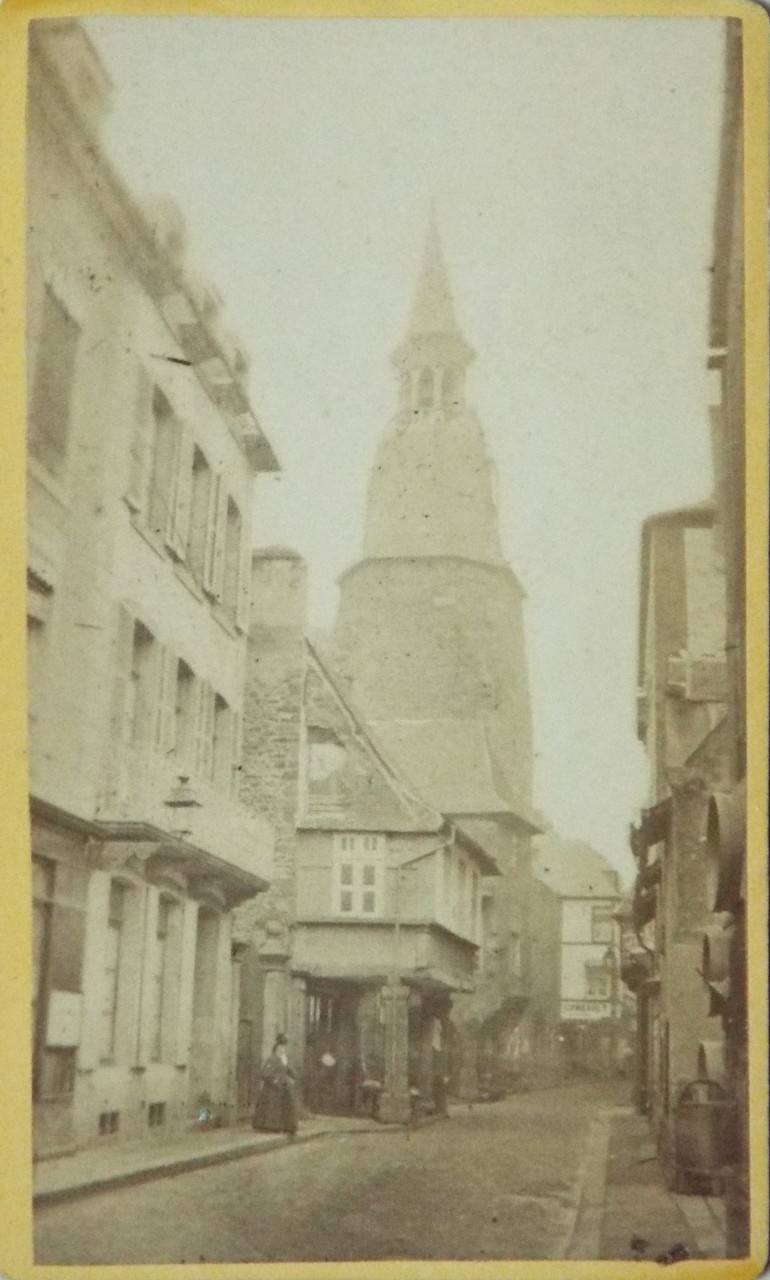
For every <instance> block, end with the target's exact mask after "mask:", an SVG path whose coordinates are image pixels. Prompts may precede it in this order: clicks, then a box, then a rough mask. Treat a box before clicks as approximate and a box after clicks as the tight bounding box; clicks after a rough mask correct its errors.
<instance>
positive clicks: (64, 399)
mask: <svg viewBox="0 0 770 1280" xmlns="http://www.w3.org/2000/svg"><path fill="white" fill-rule="evenodd" d="M79 337H80V329H79V328H78V325H77V324H76V323H75V321H74V320H73V319H72V316H71V315H70V314H69V312H68V311H67V310H66V309H65V308H64V307H63V306H62V304H61V302H59V299H58V298H57V297H56V296H55V294H54V293H53V292H52V291H51V289H50V288H48V287H46V290H45V294H44V297H43V310H42V316H41V321H40V346H39V348H38V353H37V359H36V362H35V370H34V374H33V378H32V389H31V395H30V406H29V448H30V452H31V453H32V454H33V455H34V456H35V457H36V458H37V459H38V461H39V462H41V463H42V464H43V466H44V467H45V468H46V470H47V471H49V472H50V473H51V474H52V475H54V476H58V475H61V473H62V471H63V470H64V464H65V462H66V459H67V446H68V443H69V432H70V410H71V401H72V383H73V378H74V373H75V358H76V355H77V345H78V339H79Z"/></svg>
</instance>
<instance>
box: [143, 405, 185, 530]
mask: <svg viewBox="0 0 770 1280" xmlns="http://www.w3.org/2000/svg"><path fill="white" fill-rule="evenodd" d="M152 417H153V443H152V469H151V472H150V492H149V498H148V505H147V523H148V525H149V527H150V529H151V530H152V532H153V533H156V534H157V535H158V536H159V537H161V538H164V539H166V538H170V537H171V534H172V530H173V522H174V506H175V499H176V492H175V489H176V459H177V451H178V445H179V424H178V423H177V422H176V420H175V418H174V415H173V413H172V412H171V406H170V404H169V402H168V400H167V399H166V397H165V396H164V394H163V392H162V391H161V390H160V389H159V388H158V387H156V388H155V390H154V392H153V397H152Z"/></svg>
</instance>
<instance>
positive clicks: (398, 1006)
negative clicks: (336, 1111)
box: [379, 982, 411, 1124]
mask: <svg viewBox="0 0 770 1280" xmlns="http://www.w3.org/2000/svg"><path fill="white" fill-rule="evenodd" d="M382 1003H383V1009H384V1013H385V1071H384V1077H385V1078H384V1080H383V1090H382V1093H381V1095H380V1112H379V1115H380V1120H383V1121H385V1122H387V1123H395V1124H404V1123H405V1122H406V1121H407V1120H408V1119H409V1115H410V1111H411V1108H410V1103H409V1076H408V1058H409V990H408V988H407V987H405V986H404V985H403V984H402V983H400V982H394V983H389V984H388V985H387V986H386V987H383V988H382Z"/></svg>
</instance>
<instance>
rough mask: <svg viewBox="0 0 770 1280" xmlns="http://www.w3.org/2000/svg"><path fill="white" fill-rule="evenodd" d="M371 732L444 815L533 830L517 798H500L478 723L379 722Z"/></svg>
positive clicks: (528, 811) (500, 782)
mask: <svg viewBox="0 0 770 1280" xmlns="http://www.w3.org/2000/svg"><path fill="white" fill-rule="evenodd" d="M369 727H370V729H371V730H372V731H373V733H374V736H375V737H376V740H377V741H378V742H380V743H381V744H382V746H383V748H384V750H385V751H386V752H387V753H388V756H389V757H390V758H391V759H392V760H393V761H394V762H395V763H396V764H397V765H398V767H399V769H400V770H401V771H402V772H403V773H404V774H406V776H407V777H409V778H410V779H412V780H413V781H414V785H415V786H416V787H418V788H419V790H420V792H421V794H422V795H424V796H426V798H427V799H428V800H430V802H431V803H432V804H434V805H436V807H437V808H438V809H440V810H441V812H442V813H446V814H453V815H462V814H465V815H472V814H475V815H480V814H488V815H498V814H499V815H504V814H509V815H511V816H513V817H516V818H519V819H520V820H521V821H522V822H524V823H526V824H527V825H528V826H531V827H533V828H534V827H536V825H537V824H536V823H535V820H534V817H533V815H532V812H531V809H530V807H529V805H528V804H527V803H526V802H525V801H524V800H523V799H522V798H521V797H516V796H511V797H508V798H506V796H505V795H504V780H503V779H502V777H501V776H500V775H499V771H498V770H497V769H496V767H495V764H494V761H493V759H492V754H491V752H490V750H489V744H488V741H487V734H486V730H485V728H484V724H483V722H482V721H481V720H480V719H478V718H468V719H463V720H448V719H447V720H434V719H431V720H377V721H372V722H371V723H370V726H369Z"/></svg>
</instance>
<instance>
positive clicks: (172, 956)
mask: <svg viewBox="0 0 770 1280" xmlns="http://www.w3.org/2000/svg"><path fill="white" fill-rule="evenodd" d="M109 92H110V86H109V82H108V79H107V76H106V74H105V72H104V69H103V67H102V66H101V64H100V62H99V59H98V57H97V55H96V53H95V51H94V49H93V47H92V45H91V44H90V41H89V39H88V37H87V35H86V34H85V32H84V30H83V29H82V27H81V26H80V25H79V24H78V23H77V22H74V21H50V22H43V23H38V24H33V25H32V27H31V28H30V63H29V132H28V144H29V160H28V209H29V219H30V222H29V241H28V254H27V258H28V279H27V324H28V349H27V355H28V369H29V403H28V472H27V502H28V507H27V514H28V519H27V523H28V608H27V637H28V706H29V770H30V797H31V798H30V807H31V827H32V834H31V844H32V859H33V894H34V905H33V924H34V928H33V941H34V947H33V950H34V991H33V1010H32V1022H33V1041H34V1044H33V1073H32V1074H33V1095H34V1115H35V1129H34V1132H35V1151H36V1154H37V1155H39V1156H43V1155H47V1154H51V1153H56V1152H61V1151H64V1150H69V1149H72V1148H73V1147H75V1146H78V1145H81V1144H84V1143H87V1142H89V1141H94V1140H95V1141H99V1142H110V1141H113V1140H116V1139H119V1138H123V1137H127V1138H137V1137H143V1136H145V1135H147V1136H162V1135H163V1134H164V1133H168V1132H169V1131H170V1130H173V1129H175V1128H179V1127H182V1126H184V1125H185V1124H187V1123H188V1122H189V1120H190V1118H191V1117H194V1116H195V1114H196V1111H197V1110H198V1108H199V1107H200V1106H201V1105H203V1104H204V1102H205V1105H206V1106H207V1107H209V1108H210V1109H211V1110H212V1111H218V1112H219V1115H220V1117H221V1118H224V1119H226V1118H227V1116H228V1115H229V1114H231V1112H232V1106H233V1102H234V1098H233V1094H232V1086H233V1067H234V1051H235V1027H236V1024H237V1012H236V1011H237V1004H238V969H237V963H236V961H235V960H234V957H233V952H232V946H231V925H232V909H233V907H234V906H235V905H236V904H237V903H238V902H240V901H242V900H243V899H245V898H247V897H250V896H252V895H254V894H255V893H257V892H259V891H260V890H262V889H264V888H265V887H266V885H267V883H268V881H269V879H270V877H271V876H272V832H271V830H270V827H269V825H268V823H267V822H266V821H265V819H264V817H263V816H262V815H260V814H258V813H255V812H251V813H250V812H248V811H247V810H246V808H245V807H243V806H242V805H240V804H239V802H238V800H237V798H236V789H237V778H238V758H239V752H240V724H241V718H242V709H243V707H242V702H243V699H242V691H243V677H244V663H245V656H246V631H247V626H248V606H249V597H250V585H251V584H250V551H251V507H252V502H253V492H254V483H255V479H256V476H257V474H258V473H259V472H260V471H261V470H265V469H268V470H270V469H275V467H276V462H275V459H274V457H273V454H272V451H271V449H270V445H269V443H268V442H267V440H266V438H265V436H264V434H263V432H262V430H261V428H260V426H259V423H258V422H257V420H256V418H255V416H254V413H253V411H252V410H251V408H250V405H249V401H248V398H247V396H246V392H245V389H244V376H245V371H246V361H245V358H244V357H243V355H242V353H240V352H239V351H238V349H237V347H236V346H235V344H234V343H233V342H232V340H231V339H229V338H228V337H227V335H226V334H225V333H224V332H223V330H222V328H221V324H220V321H219V318H218V310H219V303H218V300H217V298H216V294H215V293H214V291H213V290H210V289H207V287H206V286H205V285H204V284H203V283H202V282H201V281H200V280H199V279H198V278H197V277H196V276H195V275H194V274H193V273H192V271H191V270H190V268H189V267H188V265H187V263H186V261H185V246H184V226H183V224H182V221H181V218H180V217H179V215H178V213H177V212H176V211H175V210H174V209H173V208H172V207H170V206H169V205H167V204H159V205H157V206H155V207H153V208H152V209H150V210H148V209H143V208H140V207H139V206H138V205H137V203H136V202H135V200H134V199H133V198H132V196H131V194H130V192H129V191H128V190H127V189H126V187H125V186H124V184H123V183H122V181H121V179H120V177H119V176H118V174H117V173H116V172H115V170H114V168H113V166H112V165H111V163H110V161H109V159H108V157H107V156H106V154H105V152H104V149H103V145H102V142H101V136H100V130H101V124H102V120H103V117H104V115H105V112H106V111H107V109H108V104H109Z"/></svg>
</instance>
